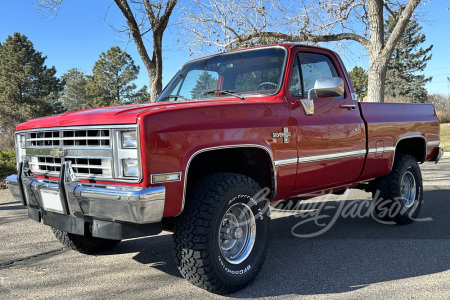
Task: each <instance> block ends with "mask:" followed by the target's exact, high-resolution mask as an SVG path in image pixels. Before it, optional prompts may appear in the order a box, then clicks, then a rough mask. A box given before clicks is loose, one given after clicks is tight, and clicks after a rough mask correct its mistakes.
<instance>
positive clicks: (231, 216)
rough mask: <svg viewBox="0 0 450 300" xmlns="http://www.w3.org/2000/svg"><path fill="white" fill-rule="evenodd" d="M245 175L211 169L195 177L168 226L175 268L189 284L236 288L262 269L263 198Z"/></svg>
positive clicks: (265, 241) (221, 290) (217, 289)
mask: <svg viewBox="0 0 450 300" xmlns="http://www.w3.org/2000/svg"><path fill="white" fill-rule="evenodd" d="M260 190H261V188H260V187H259V185H258V184H257V183H256V182H255V181H254V180H253V179H251V178H249V177H246V176H243V175H240V174H234V173H216V174H212V175H209V176H207V177H205V178H204V179H202V180H200V182H199V183H198V184H197V185H196V187H195V188H194V190H193V191H192V193H190V194H189V195H188V200H187V203H186V207H185V209H184V212H183V214H182V215H181V216H180V217H179V218H178V219H177V221H176V223H175V228H174V235H173V244H174V254H175V259H176V261H177V265H178V269H179V270H180V272H181V274H182V275H183V277H184V278H185V279H187V280H188V281H189V282H190V283H192V284H194V285H195V286H198V287H201V288H203V289H206V290H208V291H210V292H214V293H217V294H228V293H232V292H235V291H238V290H240V289H242V288H244V287H246V286H247V285H248V284H250V283H251V282H252V281H253V280H254V279H255V277H256V276H257V275H258V273H259V271H260V270H261V268H262V265H263V262H264V259H265V256H266V252H267V245H268V225H269V214H268V204H269V203H268V200H267V199H264V197H258V199H255V198H254V196H255V195H256V194H257V193H258V192H259V191H260Z"/></svg>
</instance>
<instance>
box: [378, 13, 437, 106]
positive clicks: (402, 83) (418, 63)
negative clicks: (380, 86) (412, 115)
mask: <svg viewBox="0 0 450 300" xmlns="http://www.w3.org/2000/svg"><path fill="white" fill-rule="evenodd" d="M396 22H397V20H396V19H395V18H394V17H392V16H390V17H389V18H388V19H387V21H386V25H385V30H386V38H389V35H390V33H391V32H392V30H393V29H394V26H395V24H396ZM425 40H426V37H425V34H424V33H423V32H422V27H421V26H419V24H418V23H417V21H416V20H415V19H411V20H410V21H409V23H408V24H407V26H406V29H405V31H404V34H403V36H402V37H401V38H400V41H399V43H398V45H397V47H396V48H395V50H394V52H393V53H392V57H391V59H390V61H389V63H388V67H387V75H386V81H385V96H386V97H390V98H398V97H407V98H409V100H410V101H411V102H425V101H426V98H427V91H426V89H425V84H426V83H427V82H429V81H431V79H432V77H425V75H423V74H418V72H422V71H423V70H424V69H425V67H426V66H427V62H428V61H429V60H430V59H431V53H430V51H431V49H432V48H433V45H431V46H430V47H428V48H426V49H423V48H422V47H421V44H423V43H424V42H425Z"/></svg>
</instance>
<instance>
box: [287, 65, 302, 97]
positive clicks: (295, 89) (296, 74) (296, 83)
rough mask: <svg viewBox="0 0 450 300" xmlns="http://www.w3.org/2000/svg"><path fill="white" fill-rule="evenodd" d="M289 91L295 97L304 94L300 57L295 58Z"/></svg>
mask: <svg viewBox="0 0 450 300" xmlns="http://www.w3.org/2000/svg"><path fill="white" fill-rule="evenodd" d="M289 93H290V94H291V95H292V96H294V97H296V96H297V97H300V96H302V95H303V92H302V83H301V80H300V66H299V64H298V59H297V58H296V59H295V63H294V66H293V67H292V75H291V83H290V84H289Z"/></svg>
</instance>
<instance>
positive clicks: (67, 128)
mask: <svg viewBox="0 0 450 300" xmlns="http://www.w3.org/2000/svg"><path fill="white" fill-rule="evenodd" d="M136 126H137V124H123V125H93V126H91V125H82V126H67V127H64V126H60V127H42V128H33V129H26V130H19V131H16V134H18V133H25V132H33V131H53V130H55V131H56V130H78V129H81V130H83V129H86V128H87V129H121V128H123V129H126V128H133V127H136Z"/></svg>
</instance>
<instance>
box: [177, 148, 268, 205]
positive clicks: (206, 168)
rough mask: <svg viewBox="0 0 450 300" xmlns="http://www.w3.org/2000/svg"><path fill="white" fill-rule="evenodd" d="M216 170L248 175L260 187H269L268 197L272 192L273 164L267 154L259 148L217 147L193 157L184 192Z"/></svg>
mask: <svg viewBox="0 0 450 300" xmlns="http://www.w3.org/2000/svg"><path fill="white" fill-rule="evenodd" d="M216 172H231V173H238V174H242V175H245V176H248V177H250V178H252V179H253V180H255V181H256V182H257V183H258V184H259V185H260V186H261V188H265V187H268V188H269V189H270V194H269V196H268V198H269V199H271V198H272V196H273V192H274V182H273V180H274V176H273V165H272V161H271V159H270V156H269V154H268V153H267V152H266V151H265V150H263V149H260V148H256V147H253V148H252V147H249V148H229V149H217V150H211V151H207V152H203V153H200V154H198V155H196V156H195V157H194V159H193V160H192V162H191V163H190V165H189V169H188V170H187V174H186V175H187V176H188V178H187V187H186V193H188V192H189V190H190V189H191V188H192V187H193V186H195V184H196V183H197V181H198V180H200V179H201V178H203V177H205V176H207V175H208V174H212V173H216Z"/></svg>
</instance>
